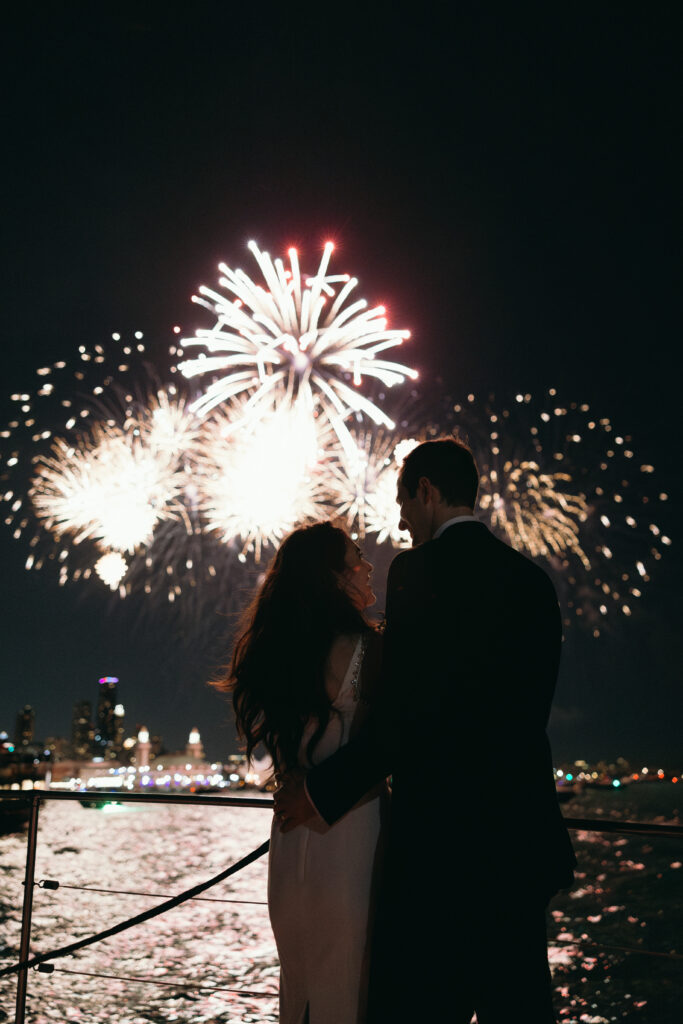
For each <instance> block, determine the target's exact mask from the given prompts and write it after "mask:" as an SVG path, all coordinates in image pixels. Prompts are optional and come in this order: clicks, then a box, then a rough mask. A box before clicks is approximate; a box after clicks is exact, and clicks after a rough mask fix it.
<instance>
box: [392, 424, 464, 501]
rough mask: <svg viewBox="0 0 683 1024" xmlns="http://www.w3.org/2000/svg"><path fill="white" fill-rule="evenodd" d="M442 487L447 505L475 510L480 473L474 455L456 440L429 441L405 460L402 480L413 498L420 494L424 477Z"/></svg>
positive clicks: (442, 494)
mask: <svg viewBox="0 0 683 1024" xmlns="http://www.w3.org/2000/svg"><path fill="white" fill-rule="evenodd" d="M423 476H426V477H427V479H428V480H429V482H430V483H432V484H433V485H434V487H438V489H439V492H440V494H441V497H442V498H443V500H444V501H445V502H446V504H447V505H452V506H456V505H465V506H467V508H474V505H475V502H476V500H477V491H478V489H479V471H478V470H477V464H476V462H475V461H474V456H473V455H472V452H471V451H470V449H469V448H468V447H467V445H466V444H465V443H464V442H463V441H459V440H457V439H456V438H454V437H444V438H440V439H439V440H438V441H425V442H424V444H419V445H418V446H417V448H413V450H412V452H409V453H408V455H406V457H405V459H404V460H403V465H402V467H401V471H400V475H399V481H400V483H401V484H403V486H404V487H405V489H406V490H407V492H408V494H409V495H410V497H411V498H414V497H415V495H416V494H417V486H418V483H419V480H420V477H423Z"/></svg>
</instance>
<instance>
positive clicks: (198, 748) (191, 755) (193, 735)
mask: <svg viewBox="0 0 683 1024" xmlns="http://www.w3.org/2000/svg"><path fill="white" fill-rule="evenodd" d="M185 756H186V757H187V758H188V760H191V761H203V760H204V747H203V745H202V738H201V736H200V735H199V729H197V727H196V726H195V728H194V729H192V730H191V732H190V735H189V737H188V740H187V743H186V745H185Z"/></svg>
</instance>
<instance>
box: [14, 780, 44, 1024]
mask: <svg viewBox="0 0 683 1024" xmlns="http://www.w3.org/2000/svg"><path fill="white" fill-rule="evenodd" d="M39 809H40V795H39V791H38V790H35V789H34V790H33V791H32V793H31V818H30V820H29V826H28V846H27V849H26V873H25V875H24V905H23V907H22V911H21V944H20V948H19V962H20V963H22V964H23V963H24V962H25V961H26V960H28V958H29V951H30V947H31V916H32V913H33V885H34V879H35V873H36V848H37V846H38V811H39ZM27 982H28V967H23V968H22V969H21V970H20V971H19V972H18V974H17V1008H16V1015H15V1018H14V1024H24V1017H25V1015H26V987H27Z"/></svg>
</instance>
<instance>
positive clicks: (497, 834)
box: [306, 521, 575, 928]
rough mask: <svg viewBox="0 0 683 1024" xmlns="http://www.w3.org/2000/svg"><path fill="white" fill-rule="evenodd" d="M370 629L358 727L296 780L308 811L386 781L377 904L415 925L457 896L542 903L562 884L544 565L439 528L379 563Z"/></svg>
mask: <svg viewBox="0 0 683 1024" xmlns="http://www.w3.org/2000/svg"><path fill="white" fill-rule="evenodd" d="M384 639H385V648H384V661H383V669H382V676H381V684H380V687H379V694H378V697H377V700H376V703H375V706H374V708H373V711H372V713H371V715H370V717H369V719H368V721H367V723H366V725H365V726H364V727H363V729H362V730H361V731H360V732H359V734H358V735H357V736H356V737H355V738H354V739H353V740H352V741H351V743H349V744H348V745H347V746H346V747H344V748H342V749H341V750H340V751H339V752H338V753H337V754H336V755H335V756H334V757H332V758H330V759H329V760H327V761H325V762H323V763H322V764H320V765H318V766H317V767H316V768H314V769H313V770H312V771H311V772H310V773H309V774H308V776H307V779H306V784H307V788H308V792H309V794H310V796H311V798H312V800H313V801H314V803H315V805H316V807H317V809H318V810H319V812H320V813H321V814H322V816H323V818H325V820H326V821H328V822H329V823H332V822H334V821H336V820H337V819H338V818H339V817H340V816H341V815H342V814H344V813H345V812H346V811H347V810H349V809H350V808H351V807H352V806H353V804H354V803H355V802H356V801H357V800H358V799H359V798H360V797H361V796H362V795H363V793H364V792H366V791H367V789H369V788H370V786H371V785H372V784H373V783H374V782H376V781H377V780H379V779H380V778H382V777H385V776H387V775H391V776H392V788H393V796H392V810H391V827H390V833H389V837H388V875H387V879H388V885H389V889H390V890H394V891H393V893H392V894H391V896H390V898H391V899H392V900H396V899H400V903H401V906H402V908H403V912H404V913H405V912H406V908H410V909H409V910H408V911H407V912H408V913H409V914H410V915H411V919H412V920H413V921H414V922H418V924H421V925H424V926H425V927H426V928H430V927H431V926H432V924H433V923H434V922H433V920H432V917H431V915H432V911H430V910H429V908H428V907H427V901H429V900H432V899H433V900H436V901H437V907H438V910H437V912H438V913H439V914H442V913H443V912H444V911H446V912H447V911H448V903H449V901H450V903H451V904H452V906H451V908H450V909H454V907H455V905H456V904H461V903H462V899H463V894H464V892H465V891H466V890H467V891H470V892H471V891H477V892H478V893H479V898H480V899H481V896H482V894H483V893H485V892H489V893H491V895H492V898H494V899H495V895H494V894H495V893H498V895H500V893H501V892H503V891H507V892H510V891H511V890H514V891H516V892H520V893H521V894H522V897H523V898H524V899H529V898H534V899H536V898H537V899H539V900H542V901H543V902H545V900H547V898H548V897H549V896H550V895H552V894H553V893H554V892H556V891H557V889H559V888H564V887H566V886H568V885H570V884H571V881H572V878H573V867H574V865H575V858H574V854H573V851H572V848H571V844H570V841H569V837H568V834H567V830H566V827H565V825H564V822H563V819H562V816H561V813H560V810H559V807H558V803H557V797H556V793H555V783H554V779H553V771H552V761H551V753H550V747H549V744H548V740H547V736H546V726H547V722H548V716H549V713H550V707H551V702H552V699H553V693H554V690H555V684H556V679H557V671H558V666H559V660H560V646H561V619H560V610H559V606H558V602H557V598H556V595H555V591H554V588H553V585H552V583H551V581H550V579H549V578H548V576H547V575H546V573H545V572H543V570H542V569H540V568H539V567H538V566H536V565H535V564H534V563H533V562H531V561H529V559H527V558H525V557H524V556H523V555H521V554H519V553H518V552H516V551H514V550H513V549H512V548H511V547H509V546H508V545H507V544H504V543H502V542H501V541H500V540H498V539H497V538H496V537H494V536H493V534H492V533H490V531H489V530H488V529H487V528H486V527H485V526H484V525H483V524H481V523H477V522H475V521H472V522H465V523H458V524H454V525H453V526H451V527H449V528H448V529H447V530H446V531H445V532H444V533H443V534H442V536H440V537H439V538H438V539H436V540H433V541H430V542H428V543H426V544H423V545H421V546H420V547H417V548H413V549H411V550H409V551H405V552H402V553H400V554H398V555H397V556H396V558H395V559H394V561H393V563H392V565H391V568H390V571H389V578H388V582H387V605H386V632H385V638H384ZM399 894H400V895H399ZM411 901H412V902H411Z"/></svg>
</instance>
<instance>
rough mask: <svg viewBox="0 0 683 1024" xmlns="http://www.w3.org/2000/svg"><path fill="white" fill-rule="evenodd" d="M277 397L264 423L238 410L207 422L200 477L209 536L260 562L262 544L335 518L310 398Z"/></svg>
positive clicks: (236, 405) (231, 408)
mask: <svg viewBox="0 0 683 1024" xmlns="http://www.w3.org/2000/svg"><path fill="white" fill-rule="evenodd" d="M273 397H274V400H273V401H272V402H271V405H270V408H268V409H266V408H265V405H262V406H261V409H260V414H259V415H258V416H255V415H253V416H251V417H245V415H244V408H243V403H241V402H235V403H232V404H230V405H228V406H227V407H226V408H225V409H224V410H221V412H220V413H215V414H214V415H213V416H212V417H211V419H209V420H207V421H206V423H205V426H204V429H203V431H202V434H201V436H200V439H199V442H198V444H199V454H198V456H197V463H196V472H195V481H196V484H197V488H198V493H199V496H198V506H199V508H200V510H201V513H202V516H203V519H204V522H205V527H204V529H205V530H206V531H208V532H209V533H215V534H216V535H217V536H218V537H219V539H220V540H222V541H224V542H225V543H230V542H232V541H234V540H239V542H240V543H241V545H242V554H244V553H245V552H246V551H253V552H254V556H255V558H256V560H257V561H258V560H259V559H260V557H261V550H262V547H263V545H264V544H271V545H276V544H277V543H278V542H279V541H280V540H281V539H282V537H283V536H284V535H285V534H286V533H288V532H289V531H290V530H292V529H293V528H294V527H295V526H297V525H300V524H301V523H305V522H308V521H312V520H315V519H319V518H321V517H324V516H327V515H329V512H330V508H329V505H328V503H327V483H326V481H327V474H328V467H329V461H328V460H329V455H328V453H326V452H325V450H324V448H323V442H322V439H321V436H320V432H319V426H318V423H317V421H316V419H315V417H314V416H313V415H312V410H311V409H310V408H309V407H307V404H306V399H305V396H301V395H300V396H299V397H298V398H296V399H288V398H286V397H283V396H281V395H278V396H273Z"/></svg>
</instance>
